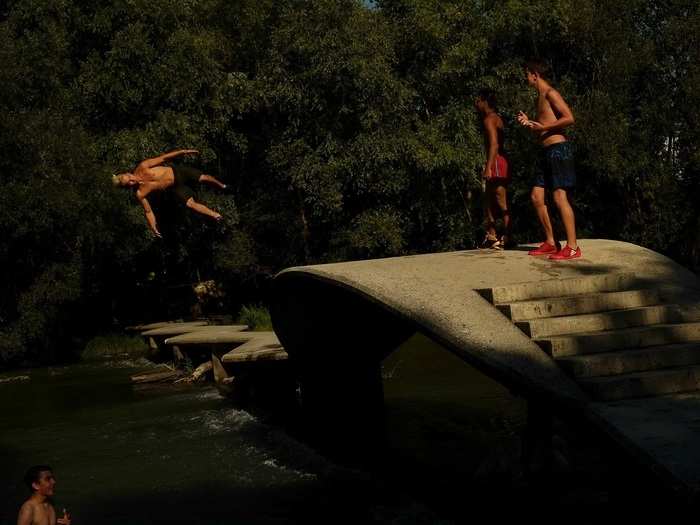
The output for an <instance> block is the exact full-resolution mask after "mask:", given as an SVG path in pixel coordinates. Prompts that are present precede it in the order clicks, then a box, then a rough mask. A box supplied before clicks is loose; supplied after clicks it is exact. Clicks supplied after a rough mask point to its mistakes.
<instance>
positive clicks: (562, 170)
mask: <svg viewBox="0 0 700 525" xmlns="http://www.w3.org/2000/svg"><path fill="white" fill-rule="evenodd" d="M534 186H540V187H542V188H548V189H551V190H556V189H558V188H563V189H569V188H571V189H573V188H574V187H575V186H576V169H575V168H574V147H573V145H572V144H571V142H559V143H557V144H552V145H551V146H546V147H545V148H544V149H543V151H542V159H541V166H540V170H539V172H538V174H537V175H536V177H535V183H534Z"/></svg>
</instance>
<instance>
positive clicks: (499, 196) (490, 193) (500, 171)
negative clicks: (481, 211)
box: [474, 89, 511, 249]
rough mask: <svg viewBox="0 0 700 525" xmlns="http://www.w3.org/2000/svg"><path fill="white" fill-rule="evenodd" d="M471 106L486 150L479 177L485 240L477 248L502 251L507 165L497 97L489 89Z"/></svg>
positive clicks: (508, 232)
mask: <svg viewBox="0 0 700 525" xmlns="http://www.w3.org/2000/svg"><path fill="white" fill-rule="evenodd" d="M474 105H475V106H476V109H477V111H478V112H479V114H480V115H481V119H482V123H483V130H484V143H485V146H486V164H485V165H484V172H483V174H482V177H483V179H484V186H485V200H486V202H485V205H484V208H485V215H486V238H485V239H484V242H482V243H481V246H480V247H481V248H495V249H503V248H505V247H507V246H510V243H511V222H510V211H509V210H508V183H509V182H510V165H509V163H508V159H507V158H506V157H505V152H504V151H503V119H502V118H501V116H500V115H499V114H498V111H497V109H496V93H495V92H494V91H493V90H492V89H482V90H480V91H479V94H478V96H477V98H476V101H475V102H474ZM496 213H500V214H501V216H502V217H503V228H504V230H505V233H504V234H503V236H502V237H501V238H499V237H498V236H497V235H496Z"/></svg>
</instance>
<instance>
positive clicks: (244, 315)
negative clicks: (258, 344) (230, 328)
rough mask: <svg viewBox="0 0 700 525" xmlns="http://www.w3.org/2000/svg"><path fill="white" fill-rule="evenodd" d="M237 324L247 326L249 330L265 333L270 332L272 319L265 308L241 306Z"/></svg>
mask: <svg viewBox="0 0 700 525" xmlns="http://www.w3.org/2000/svg"><path fill="white" fill-rule="evenodd" d="M236 322H237V323H238V324H245V325H248V329H249V330H253V331H256V332H265V331H270V330H272V318H271V317H270V312H269V311H268V309H267V308H265V307H264V306H260V305H250V304H249V305H243V306H242V307H241V311H240V313H239V314H238V320H237V321H236Z"/></svg>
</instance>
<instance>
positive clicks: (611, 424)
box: [590, 392, 700, 497]
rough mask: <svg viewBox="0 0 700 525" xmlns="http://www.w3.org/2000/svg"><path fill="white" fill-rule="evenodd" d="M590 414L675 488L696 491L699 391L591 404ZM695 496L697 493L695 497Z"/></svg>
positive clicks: (699, 452)
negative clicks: (631, 446) (631, 447)
mask: <svg viewBox="0 0 700 525" xmlns="http://www.w3.org/2000/svg"><path fill="white" fill-rule="evenodd" d="M590 411H591V414H592V417H593V418H595V419H597V422H598V424H600V425H603V426H607V427H608V429H609V432H610V434H611V435H612V436H614V437H615V438H617V439H618V440H619V441H620V442H621V443H622V444H623V445H624V446H626V447H627V448H628V449H629V444H630V443H632V444H634V445H635V447H634V451H635V452H636V454H637V455H638V457H639V459H640V460H641V461H642V462H645V463H647V464H649V465H650V466H651V468H653V469H654V470H655V471H656V472H657V473H659V474H660V475H662V476H665V477H666V478H667V481H668V482H669V483H670V484H672V485H676V486H677V488H678V489H679V490H682V491H684V490H686V489H687V488H688V487H689V488H690V489H691V490H693V491H694V492H695V494H696V495H697V493H698V491H699V490H700V472H699V470H700V393H699V392H694V393H688V394H675V395H668V396H660V397H654V398H644V399H627V400H624V401H617V402H612V403H591V405H590ZM661 465H662V466H663V467H662V468H659V466H661ZM696 497H697V496H696Z"/></svg>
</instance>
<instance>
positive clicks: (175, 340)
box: [165, 324, 256, 346]
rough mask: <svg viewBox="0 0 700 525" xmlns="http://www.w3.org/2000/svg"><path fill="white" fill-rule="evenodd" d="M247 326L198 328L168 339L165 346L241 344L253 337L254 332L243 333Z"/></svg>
mask: <svg viewBox="0 0 700 525" xmlns="http://www.w3.org/2000/svg"><path fill="white" fill-rule="evenodd" d="M247 329H248V326H247V325H244V324H234V325H212V326H204V327H201V328H198V329H197V330H195V331H192V332H188V333H185V334H181V335H176V336H173V337H169V338H167V339H166V340H165V344H166V345H180V346H185V345H201V344H216V345H219V344H228V343H233V344H235V343H243V342H245V341H248V340H249V339H250V338H251V337H254V335H251V334H255V333H256V332H244V330H247Z"/></svg>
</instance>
